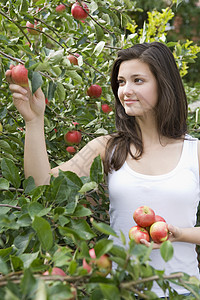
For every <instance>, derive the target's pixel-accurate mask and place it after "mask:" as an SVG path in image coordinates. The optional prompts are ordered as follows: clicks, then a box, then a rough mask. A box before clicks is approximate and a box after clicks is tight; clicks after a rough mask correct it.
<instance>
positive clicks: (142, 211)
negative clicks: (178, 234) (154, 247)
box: [129, 205, 169, 244]
mask: <svg viewBox="0 0 200 300" xmlns="http://www.w3.org/2000/svg"><path fill="white" fill-rule="evenodd" d="M133 219H134V221H135V223H136V224H137V225H136V226H133V227H131V228H130V230H129V238H130V240H134V241H135V242H136V243H137V244H139V243H140V240H141V239H145V240H146V241H148V242H150V241H151V240H152V241H153V242H155V243H163V242H165V241H166V240H168V238H169V230H168V224H167V223H166V221H165V219H164V218H163V217H161V216H159V215H156V214H155V212H154V210H153V209H152V208H150V207H148V206H146V205H143V206H140V207H138V208H137V209H136V210H135V211H134V213H133Z"/></svg>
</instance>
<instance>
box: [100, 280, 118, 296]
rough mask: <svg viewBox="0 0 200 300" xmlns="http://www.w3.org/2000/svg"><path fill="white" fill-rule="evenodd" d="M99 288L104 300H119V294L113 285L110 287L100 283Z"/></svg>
mask: <svg viewBox="0 0 200 300" xmlns="http://www.w3.org/2000/svg"><path fill="white" fill-rule="evenodd" d="M99 286H100V288H101V291H102V293H103V295H104V297H105V299H106V300H113V299H115V300H120V299H121V298H120V292H119V290H118V288H117V287H116V286H115V285H114V284H113V285H112V284H105V283H100V284H99Z"/></svg>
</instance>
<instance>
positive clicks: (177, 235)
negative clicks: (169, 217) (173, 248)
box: [140, 224, 182, 249]
mask: <svg viewBox="0 0 200 300" xmlns="http://www.w3.org/2000/svg"><path fill="white" fill-rule="evenodd" d="M168 230H169V238H168V240H169V241H170V242H176V241H179V240H180V239H181V235H182V230H181V228H179V227H177V226H173V225H171V224H169V225H168ZM140 243H141V244H143V245H145V246H147V247H150V245H151V243H150V242H147V241H146V240H144V239H142V240H140ZM161 245H162V243H159V244H158V243H153V249H159V248H160V246H161Z"/></svg>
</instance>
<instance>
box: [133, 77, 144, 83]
mask: <svg viewBox="0 0 200 300" xmlns="http://www.w3.org/2000/svg"><path fill="white" fill-rule="evenodd" d="M135 82H137V83H142V82H143V80H142V79H141V78H135Z"/></svg>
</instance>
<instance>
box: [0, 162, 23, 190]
mask: <svg viewBox="0 0 200 300" xmlns="http://www.w3.org/2000/svg"><path fill="white" fill-rule="evenodd" d="M1 169H2V175H3V177H5V178H6V179H7V180H8V181H10V182H11V184H12V185H13V186H14V187H15V188H16V189H18V188H19V187H20V184H21V180H20V177H19V170H18V168H17V167H16V166H15V164H14V163H13V161H12V160H11V159H9V158H3V159H2V162H1Z"/></svg>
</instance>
